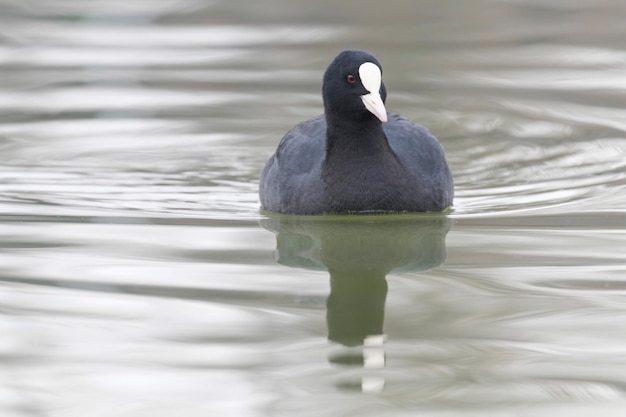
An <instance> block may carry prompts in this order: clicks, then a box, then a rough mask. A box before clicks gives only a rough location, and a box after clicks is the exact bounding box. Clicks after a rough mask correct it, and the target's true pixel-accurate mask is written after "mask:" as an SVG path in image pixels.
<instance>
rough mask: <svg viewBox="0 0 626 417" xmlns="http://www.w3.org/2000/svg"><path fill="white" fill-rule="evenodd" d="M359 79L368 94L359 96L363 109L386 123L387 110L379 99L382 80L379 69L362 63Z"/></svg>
mask: <svg viewBox="0 0 626 417" xmlns="http://www.w3.org/2000/svg"><path fill="white" fill-rule="evenodd" d="M359 77H361V83H362V84H363V87H365V89H366V90H367V91H369V94H364V95H362V96H361V100H363V104H364V105H365V108H366V109H367V110H369V111H370V113H372V114H373V115H374V116H376V117H378V119H379V120H380V121H381V122H386V121H387V109H385V105H384V104H383V99H382V98H381V97H380V84H381V82H382V78H383V77H382V73H381V72H380V68H378V65H376V64H374V63H373V62H364V63H363V64H361V66H360V67H359Z"/></svg>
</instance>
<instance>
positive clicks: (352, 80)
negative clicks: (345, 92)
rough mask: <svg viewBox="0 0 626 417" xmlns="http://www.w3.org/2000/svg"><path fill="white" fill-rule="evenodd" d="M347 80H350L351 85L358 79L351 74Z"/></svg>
mask: <svg viewBox="0 0 626 417" xmlns="http://www.w3.org/2000/svg"><path fill="white" fill-rule="evenodd" d="M346 80H348V82H349V83H350V84H354V83H355V82H356V78H354V75H352V74H350V75H348V76H347V77H346Z"/></svg>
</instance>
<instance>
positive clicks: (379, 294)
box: [262, 214, 450, 389]
mask: <svg viewBox="0 0 626 417" xmlns="http://www.w3.org/2000/svg"><path fill="white" fill-rule="evenodd" d="M262 224H263V226H264V227H265V228H267V229H269V230H271V231H273V232H274V233H276V241H277V244H276V248H277V249H276V257H277V260H278V262H279V263H281V264H283V265H286V266H291V267H297V268H306V269H318V270H320V269H321V270H327V271H328V272H329V274H330V288H331V290H330V295H329V296H328V300H327V312H326V319H327V324H328V338H329V339H330V340H331V341H333V342H337V343H340V344H342V345H344V346H347V347H355V346H361V345H363V349H362V351H361V352H360V353H359V354H358V355H356V356H355V355H354V354H353V352H352V351H346V352H344V353H338V354H337V355H334V356H333V357H331V358H330V361H331V362H333V363H337V364H346V365H347V364H350V365H363V366H364V367H365V368H370V369H372V368H375V367H382V366H384V350H383V343H384V340H385V336H384V332H383V324H384V317H385V299H386V296H387V281H386V276H387V274H389V273H393V272H409V271H411V272H419V271H425V270H428V269H432V268H435V267H437V266H439V265H441V264H442V263H443V262H444V261H445V258H446V247H445V237H446V234H447V232H448V230H449V228H450V220H449V219H448V218H447V217H445V216H443V215H406V214H403V215H377V216H374V215H371V216H315V217H301V216H284V215H278V214H276V215H271V216H270V217H269V218H268V219H265V220H263V221H262ZM381 358H382V359H381ZM376 381H377V380H375V379H374V380H371V379H370V380H369V382H367V381H365V380H363V381H362V387H361V388H363V389H365V387H366V386H370V387H376V386H380V381H378V382H376Z"/></svg>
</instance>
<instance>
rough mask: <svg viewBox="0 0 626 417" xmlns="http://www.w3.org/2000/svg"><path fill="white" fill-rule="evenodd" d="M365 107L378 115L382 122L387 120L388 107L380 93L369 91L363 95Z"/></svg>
mask: <svg viewBox="0 0 626 417" xmlns="http://www.w3.org/2000/svg"><path fill="white" fill-rule="evenodd" d="M361 100H363V104H365V108H366V109H367V110H369V111H370V113H372V114H373V115H374V116H376V117H378V119H379V120H380V121H381V122H386V121H387V109H385V105H384V104H383V99H382V98H380V94H379V93H369V94H365V95H363V96H361Z"/></svg>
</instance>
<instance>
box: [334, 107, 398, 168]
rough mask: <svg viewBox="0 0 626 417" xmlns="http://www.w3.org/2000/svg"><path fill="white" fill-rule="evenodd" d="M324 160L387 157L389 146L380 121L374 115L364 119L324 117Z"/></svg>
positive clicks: (391, 153) (393, 157)
mask: <svg viewBox="0 0 626 417" xmlns="http://www.w3.org/2000/svg"><path fill="white" fill-rule="evenodd" d="M326 124H327V130H326V161H327V162H331V161H334V160H337V161H338V162H340V163H341V161H343V162H344V163H345V162H346V161H348V160H354V158H357V159H358V158H374V159H380V158H383V159H384V158H389V157H391V158H392V159H395V155H394V153H393V151H392V150H391V147H390V146H389V142H388V141H387V136H386V135H385V132H384V131H383V127H382V123H381V122H380V121H379V120H378V119H376V118H375V117H371V118H366V119H364V120H356V121H354V120H333V119H330V118H327V119H326Z"/></svg>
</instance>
